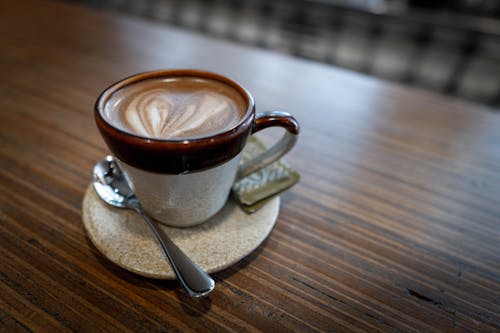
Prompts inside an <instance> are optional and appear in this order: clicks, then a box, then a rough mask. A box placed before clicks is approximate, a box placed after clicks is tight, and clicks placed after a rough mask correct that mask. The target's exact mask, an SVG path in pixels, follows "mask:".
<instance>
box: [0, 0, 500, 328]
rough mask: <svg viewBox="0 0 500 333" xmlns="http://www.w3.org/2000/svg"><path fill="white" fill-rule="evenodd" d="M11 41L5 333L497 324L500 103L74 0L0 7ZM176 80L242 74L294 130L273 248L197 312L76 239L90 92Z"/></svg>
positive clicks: (237, 268)
mask: <svg viewBox="0 0 500 333" xmlns="http://www.w3.org/2000/svg"><path fill="white" fill-rule="evenodd" d="M0 31H1V33H0V45H2V52H0V182H1V183H0V184H1V185H0V331H2V332H189V331H195V332H225V331H234V332H497V331H499V330H500V265H499V263H500V248H499V245H498V244H499V239H500V229H499V225H500V222H499V221H500V205H499V198H500V171H499V170H500V114H499V113H498V112H495V110H491V109H488V108H486V107H482V106H479V105H477V104H469V103H466V102H463V101H460V100H456V99H450V98H445V97H442V96H439V95H436V94H431V93H426V92H424V91H422V90H415V89H408V88H405V87H402V86H399V85H392V84H388V83H386V82H383V81H381V80H378V79H377V80H375V79H371V78H369V77H366V76H363V75H360V74H356V73H353V72H349V71H345V70H340V69H338V68H335V67H331V66H324V65H321V64H317V63H314V62H311V61H301V60H298V59H294V58H290V57H287V56H281V55H279V54H277V53H275V52H272V53H271V52H265V51H263V50H261V49H252V48H248V47H242V46H238V45H234V44H231V43H227V42H223V41H219V40H215V39H208V38H204V37H202V36H200V35H199V34H191V33H188V32H185V31H182V30H179V29H177V28H173V27H164V26H162V25H160V24H158V23H148V22H146V21H143V20H137V19H133V18H131V17H129V16H127V17H124V16H120V15H113V14H110V13H108V12H100V11H97V10H93V9H87V8H85V7H82V6H79V5H76V4H75V2H72V3H65V2H63V1H54V2H48V1H43V0H37V1H35V0H23V1H0ZM166 67H177V68H184V67H193V68H196V67H203V68H206V69H209V70H211V71H214V72H218V73H222V74H223V75H225V76H228V77H230V78H234V79H235V80H237V81H238V82H241V83H242V84H243V85H244V86H245V87H247V88H248V89H249V90H250V91H251V92H252V94H253V95H254V97H255V99H256V101H257V107H258V109H259V110H262V111H264V110H273V109H276V108H277V107H279V108H283V109H284V110H287V111H289V112H290V113H292V114H294V115H295V116H296V117H297V119H298V120H299V121H300V125H301V129H300V131H301V132H300V140H299V142H298V144H297V145H296V147H295V148H294V149H293V150H292V151H291V152H290V153H289V154H287V156H286V161H287V162H288V164H290V165H291V166H292V167H294V168H295V169H297V170H298V171H299V172H300V173H301V180H300V182H299V183H298V184H297V185H295V186H294V187H293V188H292V189H290V190H288V191H286V192H285V193H283V194H282V195H281V208H280V212H279V216H278V220H277V222H276V225H275V227H274V229H273V230H272V232H271V234H270V236H269V238H268V239H267V240H266V241H265V242H264V243H263V244H262V245H261V246H260V247H259V248H258V249H257V250H256V251H255V252H253V253H252V254H250V255H249V256H248V257H246V258H244V259H243V260H242V261H240V262H238V263H237V264H236V265H234V266H232V267H230V268H228V269H226V270H224V271H222V272H219V273H216V274H213V277H214V278H215V280H216V283H217V285H216V288H215V290H214V292H213V293H212V294H211V295H210V296H209V297H208V298H206V299H202V300H193V299H190V298H189V297H187V296H186V295H185V293H184V292H183V291H182V290H181V289H180V288H179V286H178V283H176V282H164V281H156V280H150V279H145V278H142V277H140V276H137V275H135V274H133V273H130V272H128V271H125V270H123V269H121V268H119V267H117V266H116V265H114V264H112V263H111V262H109V261H108V260H106V259H105V258H104V257H103V256H102V255H101V254H100V252H99V251H98V250H97V249H96V248H95V247H94V246H93V245H92V243H91V242H90V240H89V239H88V238H87V236H86V234H85V231H84V228H83V226H82V216H81V204H82V199H83V196H84V193H85V189H86V188H87V187H88V185H89V183H90V181H91V179H92V175H91V172H92V167H93V165H94V164H95V162H96V161H97V160H99V159H101V158H103V157H104V156H105V155H106V154H108V153H109V150H108V148H107V146H106V144H105V143H104V142H103V140H102V137H101V135H100V133H99V132H98V130H97V128H96V125H95V121H94V118H93V105H94V102H95V100H96V97H97V96H98V95H99V93H100V92H101V91H102V90H103V89H104V88H105V87H106V85H107V84H108V83H109V82H115V81H116V80H119V79H120V78H123V77H124V76H125V75H127V73H140V72H143V71H147V70H151V69H156V68H166ZM269 132H272V131H260V132H259V133H262V135H263V139H269V140H268V141H267V143H269V144H270V143H272V142H274V140H273V139H274V137H273V136H272V134H273V133H269ZM200 251H203V249H200Z"/></svg>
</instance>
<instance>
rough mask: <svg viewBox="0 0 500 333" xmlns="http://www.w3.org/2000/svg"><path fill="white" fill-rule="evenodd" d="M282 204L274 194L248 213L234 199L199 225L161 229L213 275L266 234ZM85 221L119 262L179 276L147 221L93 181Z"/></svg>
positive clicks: (143, 271)
mask: <svg viewBox="0 0 500 333" xmlns="http://www.w3.org/2000/svg"><path fill="white" fill-rule="evenodd" d="M279 206H280V199H279V197H274V198H272V199H271V200H270V201H269V202H267V203H266V204H265V205H264V206H263V207H262V208H260V209H259V210H258V211H256V212H255V213H253V214H247V213H245V212H244V211H242V210H241V208H240V207H238V205H237V204H236V203H235V202H234V201H233V200H232V199H230V200H228V202H227V203H226V205H225V206H224V208H223V209H222V210H221V211H220V212H219V213H217V215H215V216H214V217H213V218H211V219H210V220H208V221H207V222H205V223H203V224H201V225H199V226H195V227H190V228H173V227H168V226H165V225H162V224H160V227H161V228H162V229H163V230H164V231H165V233H166V234H167V235H168V236H170V238H171V239H172V240H173V241H174V242H175V244H177V246H179V247H180V248H181V249H182V250H183V251H184V252H185V253H186V255H188V256H189V257H190V258H191V259H192V260H193V261H194V262H196V263H197V264H198V265H200V267H201V268H203V269H204V270H205V271H207V272H208V273H214V272H217V271H220V270H223V269H225V268H227V267H229V266H231V265H233V264H234V263H236V262H237V261H239V260H241V259H242V258H243V257H245V256H246V255H248V254H250V253H251V252H252V251H253V250H255V248H257V247H258V246H259V245H260V244H261V243H262V242H263V241H264V240H265V239H266V238H267V236H268V235H269V233H270V232H271V230H272V228H273V226H274V224H275V223H276V219H277V217H278V211H279ZM82 219H83V225H84V227H85V230H86V231H87V235H88V237H89V238H90V240H91V241H92V243H94V245H95V247H96V248H97V249H98V250H99V251H101V252H102V254H103V255H104V256H106V257H107V258H108V259H109V260H111V261H112V262H114V263H115V264H117V265H118V266H121V267H123V268H125V269H127V270H129V271H131V272H134V273H137V274H139V275H142V276H145V277H149V278H155V279H175V275H174V272H173V271H172V269H171V268H170V265H169V264H168V262H167V259H166V258H165V256H164V254H163V252H162V250H161V248H160V245H159V243H158V242H157V240H156V238H155V237H154V236H153V234H152V233H151V231H150V230H149V228H148V226H147V224H146V223H145V222H144V221H142V220H141V218H140V217H139V215H138V214H137V213H135V212H134V211H131V210H127V209H120V208H115V207H111V206H109V205H107V204H105V203H104V202H102V201H101V199H99V197H98V196H97V194H96V193H95V191H94V189H93V187H92V185H90V186H89V187H88V188H87V191H86V192H85V197H84V199H83V204H82Z"/></svg>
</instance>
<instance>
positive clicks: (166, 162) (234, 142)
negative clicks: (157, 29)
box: [94, 70, 255, 174]
mask: <svg viewBox="0 0 500 333" xmlns="http://www.w3.org/2000/svg"><path fill="white" fill-rule="evenodd" d="M168 77H173V78H175V77H200V78H210V79H213V80H218V81H220V82H223V83H225V84H228V85H230V86H232V87H234V88H235V89H237V90H238V91H239V92H240V94H241V95H242V96H243V97H244V98H245V101H246V112H245V114H244V116H243V117H242V119H241V121H240V122H239V123H238V124H237V125H236V126H235V127H234V128H232V129H230V130H227V131H225V132H222V133H220V134H216V135H213V136H209V137H202V138H194V139H177V140H166V139H157V138H146V137H142V136H138V135H134V134H131V133H128V132H125V131H124V130H121V129H118V128H116V127H115V126H112V125H111V124H109V122H108V121H106V120H105V119H104V118H103V116H102V111H101V110H103V109H104V106H105V104H106V102H107V100H108V99H109V98H110V97H111V95H112V94H113V93H114V92H116V91H118V90H119V89H121V88H123V87H126V86H128V85H130V84H133V83H135V82H139V81H143V80H147V79H152V78H168ZM94 116H95V120H96V124H97V127H98V128H99V131H100V132H101V135H102V136H103V138H104V141H106V143H107V145H108V147H109V149H110V150H111V152H112V153H113V154H114V155H115V156H116V157H118V158H119V159H120V160H121V161H123V162H126V163H128V164H130V165H132V166H134V167H137V168H140V169H143V170H147V171H152V172H157V173H168V174H180V173H184V172H191V171H200V170H204V169H207V168H211V167H214V166H217V165H219V164H221V163H224V162H226V161H228V160H230V159H232V158H233V157H235V156H236V155H238V154H239V153H240V152H241V150H242V149H243V147H244V146H245V142H246V138H247V136H248V135H249V134H250V132H251V130H252V128H253V126H254V123H255V105H254V102H253V98H252V96H251V95H250V93H248V92H247V91H246V90H245V89H244V88H243V87H241V86H240V85H239V84H237V83H235V82H234V81H232V80H230V79H228V78H225V77H223V76H221V75H218V74H215V73H210V72H206V71H198V70H162V71H154V72H148V73H142V74H137V75H133V76H131V77H128V78H126V79H124V80H122V81H119V82H117V83H115V84H113V85H112V86H110V87H109V88H107V89H106V90H105V91H104V92H103V93H102V94H101V95H100V96H99V98H98V100H97V102H96V106H95V111H94Z"/></svg>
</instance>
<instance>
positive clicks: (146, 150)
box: [94, 70, 299, 227]
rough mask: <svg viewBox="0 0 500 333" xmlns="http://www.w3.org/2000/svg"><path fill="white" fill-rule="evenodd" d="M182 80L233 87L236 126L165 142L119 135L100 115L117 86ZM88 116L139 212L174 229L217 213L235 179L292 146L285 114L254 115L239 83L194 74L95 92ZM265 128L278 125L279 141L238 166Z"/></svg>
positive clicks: (291, 121) (165, 74)
mask: <svg viewBox="0 0 500 333" xmlns="http://www.w3.org/2000/svg"><path fill="white" fill-rule="evenodd" d="M185 76H189V77H195V78H205V79H206V78H208V79H212V80H217V81H220V82H222V83H224V84H226V85H230V86H231V87H233V88H234V89H236V90H237V91H238V93H239V94H241V96H242V97H243V98H244V100H245V102H246V112H245V113H244V115H243V116H242V117H241V119H240V120H239V122H238V123H237V124H236V125H235V126H233V127H232V128H230V129H228V130H224V131H221V132H220V133H216V134H214V135H210V136H205V137H198V138H193V139H182V140H168V139H154V138H148V137H142V136H139V135H135V134H131V133H129V132H125V131H123V130H121V129H119V128H117V127H115V126H113V125H112V124H110V123H109V122H108V121H107V120H106V118H104V117H103V113H102V112H103V110H104V106H105V104H106V101H108V100H109V98H110V97H111V95H112V94H113V93H114V92H117V91H119V90H120V89H122V88H123V87H125V86H127V85H130V84H133V83H136V82H138V81H141V80H147V79H152V78H169V77H170V78H172V77H185ZM94 115H95V121H96V123H97V127H98V129H99V131H100V133H101V135H102V137H103V138H104V141H105V142H106V144H107V146H108V147H109V149H110V150H111V152H112V153H113V155H115V157H116V158H117V159H118V161H119V164H120V166H121V167H122V169H123V170H124V171H125V173H126V175H127V177H128V178H129V181H130V182H131V186H132V187H133V188H134V190H135V192H136V195H137V197H138V198H139V200H140V201H141V203H142V206H143V208H144V209H145V210H146V211H147V212H148V213H149V214H150V215H151V216H152V217H153V218H154V219H156V220H157V221H159V222H161V223H164V224H166V225H170V226H175V227H188V226H193V225H197V224H200V223H202V222H204V221H206V220H207V219H209V218H210V217H211V216H213V215H214V214H215V213H217V212H218V211H219V210H220V209H221V208H222V207H223V206H224V204H225V202H226V201H227V199H228V196H229V193H230V190H231V186H232V184H233V182H234V181H235V180H236V179H239V178H242V177H245V176H247V175H249V174H251V173H253V172H255V171H257V170H259V169H261V168H262V167H264V166H266V165H269V164H270V163H272V162H274V161H276V160H278V159H279V158H280V157H282V156H283V155H285V154H286V153H287V152H288V151H289V150H290V149H291V148H292V147H293V146H294V145H295V142H296V141H297V136H298V133H299V124H298V122H297V121H296V119H295V118H294V117H293V116H291V115H290V114H288V113H286V112H281V111H271V112H262V113H257V114H256V112H255V103H254V99H253V97H252V95H251V94H250V93H249V92H248V91H247V90H246V89H245V88H243V87H242V86H241V85H240V84H238V83H236V82H234V81H233V80H231V79H229V78H227V77H224V76H222V75H219V74H215V73H211V72H206V71H200V70H159V71H153V72H147V73H142V74H137V75H133V76H131V77H128V78H126V79H123V80H121V81H119V82H117V83H115V84H113V85H111V86H110V87H108V88H107V89H105V90H104V91H103V92H102V93H101V95H100V96H99V97H98V99H97V101H96V104H95V110H94ZM271 126H279V127H283V128H284V129H285V130H286V131H285V134H284V135H283V137H282V138H281V139H280V140H279V141H278V142H277V143H276V144H275V145H274V146H272V147H271V148H270V149H269V150H267V151H266V152H264V153H263V154H261V155H260V156H258V157H256V158H255V159H253V160H251V161H249V162H247V163H245V164H243V165H239V164H240V163H239V162H240V157H241V151H242V149H243V147H244V146H245V143H246V141H247V137H248V136H249V135H251V134H253V133H256V132H258V131H260V130H262V129H264V128H267V127H271Z"/></svg>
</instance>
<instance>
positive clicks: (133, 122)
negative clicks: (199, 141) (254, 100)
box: [104, 78, 245, 139]
mask: <svg viewBox="0 0 500 333" xmlns="http://www.w3.org/2000/svg"><path fill="white" fill-rule="evenodd" d="M244 111H245V109H244V101H243V99H242V98H241V97H240V96H239V94H238V92H237V91H234V89H233V88H232V87H229V86H226V85H224V84H223V83H220V82H217V81H213V80H206V79H204V80H196V79H193V78H176V79H174V80H161V79H158V80H154V79H153V80H148V81H144V82H139V83H136V84H134V85H131V86H128V87H125V88H123V89H122V90H119V91H118V92H116V93H115V94H113V96H112V97H111V98H110V99H109V101H108V102H107V103H106V106H105V110H104V113H105V118H107V119H108V121H109V122H110V123H111V124H113V125H114V126H116V127H118V128H120V129H122V130H125V131H127V132H131V133H133V134H137V135H140V136H143V137H148V138H160V139H183V138H184V139H185V138H195V137H202V136H207V135H213V134H215V133H218V132H223V131H225V130H228V129H230V128H232V127H234V126H235V125H236V124H237V123H238V122H239V120H240V119H241V117H242V115H243V112H244Z"/></svg>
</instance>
